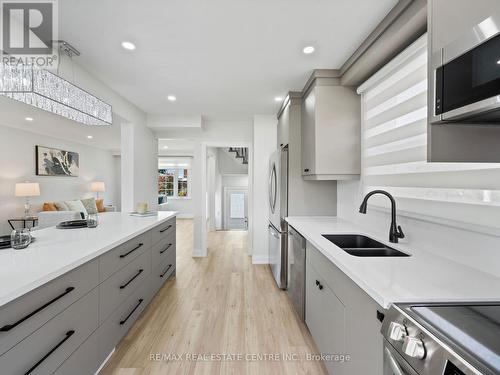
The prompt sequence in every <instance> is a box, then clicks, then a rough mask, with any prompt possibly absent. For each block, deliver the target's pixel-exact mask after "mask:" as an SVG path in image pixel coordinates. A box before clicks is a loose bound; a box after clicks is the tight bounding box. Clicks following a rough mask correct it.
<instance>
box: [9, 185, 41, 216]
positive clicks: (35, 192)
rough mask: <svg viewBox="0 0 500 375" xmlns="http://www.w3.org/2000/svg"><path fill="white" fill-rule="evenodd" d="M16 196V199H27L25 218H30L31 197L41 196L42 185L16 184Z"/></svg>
mask: <svg viewBox="0 0 500 375" xmlns="http://www.w3.org/2000/svg"><path fill="white" fill-rule="evenodd" d="M14 195H15V196H16V197H25V198H26V202H25V203H24V216H25V217H29V216H30V208H31V205H30V197H37V196H39V195H40V185H38V182H20V183H17V184H16V188H15V192H14Z"/></svg>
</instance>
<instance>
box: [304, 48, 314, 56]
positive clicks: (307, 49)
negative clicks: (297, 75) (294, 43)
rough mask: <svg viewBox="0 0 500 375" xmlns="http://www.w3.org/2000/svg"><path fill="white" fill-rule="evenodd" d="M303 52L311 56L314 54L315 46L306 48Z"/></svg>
mask: <svg viewBox="0 0 500 375" xmlns="http://www.w3.org/2000/svg"><path fill="white" fill-rule="evenodd" d="M302 52H304V53H305V54H306V55H310V54H311V53H313V52H314V47H313V46H307V47H304V49H303V50H302Z"/></svg>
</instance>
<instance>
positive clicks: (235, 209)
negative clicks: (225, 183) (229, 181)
mask: <svg viewBox="0 0 500 375" xmlns="http://www.w3.org/2000/svg"><path fill="white" fill-rule="evenodd" d="M224 203H225V210H224V211H225V215H224V219H225V220H224V229H225V230H247V229H248V189H247V188H225V199H224Z"/></svg>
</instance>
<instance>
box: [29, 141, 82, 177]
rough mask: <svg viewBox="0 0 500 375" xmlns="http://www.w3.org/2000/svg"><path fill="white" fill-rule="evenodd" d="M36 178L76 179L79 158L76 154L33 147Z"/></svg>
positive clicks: (78, 169)
mask: <svg viewBox="0 0 500 375" xmlns="http://www.w3.org/2000/svg"><path fill="white" fill-rule="evenodd" d="M35 154H36V174H37V176H68V177H78V174H79V171H80V158H79V155H78V153H77V152H73V151H64V150H59V149H57V148H50V147H44V146H35Z"/></svg>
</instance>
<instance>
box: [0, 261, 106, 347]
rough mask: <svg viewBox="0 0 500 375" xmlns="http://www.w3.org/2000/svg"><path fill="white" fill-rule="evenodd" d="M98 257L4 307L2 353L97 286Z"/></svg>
mask: <svg viewBox="0 0 500 375" xmlns="http://www.w3.org/2000/svg"><path fill="white" fill-rule="evenodd" d="M98 269H99V268H98V262H97V259H95V260H93V261H90V262H88V263H86V264H84V265H82V266H80V267H78V268H76V269H75V270H73V271H70V272H68V273H66V274H64V275H62V276H61V277H59V278H57V279H55V280H52V281H50V282H48V283H47V284H44V285H43V286H41V287H39V288H38V289H36V290H34V291H32V292H30V293H28V294H25V295H24V296H22V297H20V298H18V299H16V300H15V301H12V302H10V303H8V304H7V305H5V306H3V307H1V308H0V354H3V353H5V352H6V351H7V350H9V349H10V348H12V347H13V346H14V345H16V344H17V343H18V342H20V341H21V340H22V339H24V338H25V337H26V336H28V335H30V334H31V333H33V332H34V331H35V330H37V329H38V328H40V327H41V326H42V325H44V324H45V323H46V322H47V321H49V320H50V319H52V318H53V317H54V316H56V315H57V314H59V313H60V312H61V311H62V310H64V309H65V308H67V307H68V306H69V305H71V304H72V303H73V302H75V301H76V300H77V299H79V298H81V297H82V296H83V295H85V294H86V293H87V292H89V291H90V290H91V289H93V288H94V287H96V286H97V281H98V277H99V271H98Z"/></svg>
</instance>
